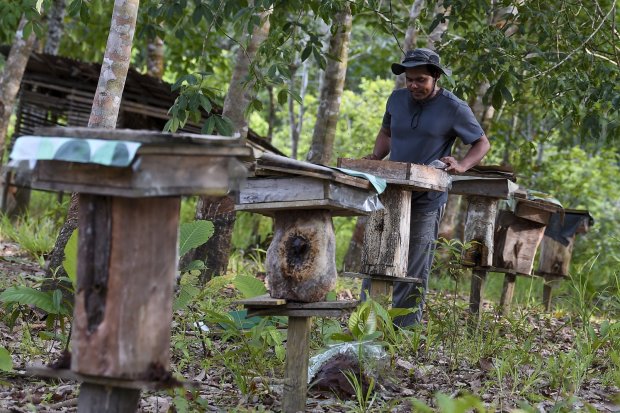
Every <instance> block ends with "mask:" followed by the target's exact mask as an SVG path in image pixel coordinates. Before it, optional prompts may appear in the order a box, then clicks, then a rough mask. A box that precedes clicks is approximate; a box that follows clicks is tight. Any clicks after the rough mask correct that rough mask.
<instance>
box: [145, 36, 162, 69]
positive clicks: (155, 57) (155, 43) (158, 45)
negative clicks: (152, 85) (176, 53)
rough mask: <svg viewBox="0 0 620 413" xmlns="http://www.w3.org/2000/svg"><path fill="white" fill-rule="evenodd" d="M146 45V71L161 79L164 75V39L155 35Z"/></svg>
mask: <svg viewBox="0 0 620 413" xmlns="http://www.w3.org/2000/svg"><path fill="white" fill-rule="evenodd" d="M146 47H147V56H146V73H147V74H148V75H149V76H153V77H156V78H158V79H161V78H162V77H163V76H164V41H163V40H162V39H161V38H159V37H158V36H155V37H154V38H153V39H151V40H150V41H149V44H148V45H147V46H146Z"/></svg>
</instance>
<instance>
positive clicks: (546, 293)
mask: <svg viewBox="0 0 620 413" xmlns="http://www.w3.org/2000/svg"><path fill="white" fill-rule="evenodd" d="M563 278H564V277H559V276H553V275H545V276H544V279H545V283H544V285H543V297H542V300H543V306H544V307H545V311H551V300H552V298H553V290H554V289H555V287H556V286H557V284H558V283H559V282H560V280H562V279H563Z"/></svg>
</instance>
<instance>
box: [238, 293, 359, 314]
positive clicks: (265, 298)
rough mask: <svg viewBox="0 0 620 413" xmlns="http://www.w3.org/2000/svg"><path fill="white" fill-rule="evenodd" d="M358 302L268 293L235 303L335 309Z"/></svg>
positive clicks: (352, 305) (251, 305)
mask: <svg viewBox="0 0 620 413" xmlns="http://www.w3.org/2000/svg"><path fill="white" fill-rule="evenodd" d="M358 303H359V301H358V300H336V301H316V302H312V303H302V302H297V301H287V300H284V299H282V298H273V297H271V296H270V295H268V294H263V295H259V296H257V297H252V298H246V299H243V300H238V301H236V302H235V304H241V305H243V306H245V307H246V308H254V307H278V308H279V309H282V308H286V309H289V310H335V309H343V308H354V307H355V306H356V305H357V304H358Z"/></svg>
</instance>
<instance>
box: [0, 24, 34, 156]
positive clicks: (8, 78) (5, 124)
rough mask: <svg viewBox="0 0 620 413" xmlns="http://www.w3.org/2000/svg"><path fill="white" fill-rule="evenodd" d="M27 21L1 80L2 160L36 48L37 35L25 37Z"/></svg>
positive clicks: (0, 129) (5, 66) (15, 42)
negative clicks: (29, 59)
mask: <svg viewBox="0 0 620 413" xmlns="http://www.w3.org/2000/svg"><path fill="white" fill-rule="evenodd" d="M26 23H27V22H26V19H25V18H22V19H21V21H20V22H19V27H18V29H17V32H16V34H15V41H14V42H13V46H11V51H10V52H9V56H8V58H7V60H6V63H5V65H4V72H3V73H2V78H1V79H0V159H4V158H3V156H2V155H3V154H4V149H5V145H6V135H7V131H8V128H9V121H10V119H11V114H12V113H13V107H14V106H15V100H16V98H17V93H18V92H19V86H20V84H21V82H22V77H23V76H24V71H25V70H26V65H27V64H28V58H29V57H30V53H31V52H32V48H33V47H34V42H35V38H36V37H35V35H34V32H32V33H30V36H28V38H27V39H24V37H23V29H24V26H25V25H26Z"/></svg>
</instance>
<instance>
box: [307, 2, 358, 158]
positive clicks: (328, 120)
mask: <svg viewBox="0 0 620 413" xmlns="http://www.w3.org/2000/svg"><path fill="white" fill-rule="evenodd" d="M352 21H353V18H352V16H351V8H350V7H349V4H348V3H345V4H344V6H343V8H342V9H341V10H340V11H339V12H338V13H337V14H336V16H335V17H334V22H333V25H332V36H331V39H330V42H329V55H330V56H331V58H330V59H328V61H327V67H326V69H325V74H324V78H323V82H322V87H321V94H320V98H319V109H318V113H317V120H316V124H315V126H314V132H313V134H312V144H311V146H310V150H309V151H308V156H307V159H308V161H309V162H313V163H320V164H328V163H330V162H331V160H332V155H333V151H334V137H335V136H336V124H337V122H338V113H339V110H340V100H341V97H342V90H343V88H344V80H345V77H346V73H347V58H348V53H349V39H350V35H351V26H352Z"/></svg>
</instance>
